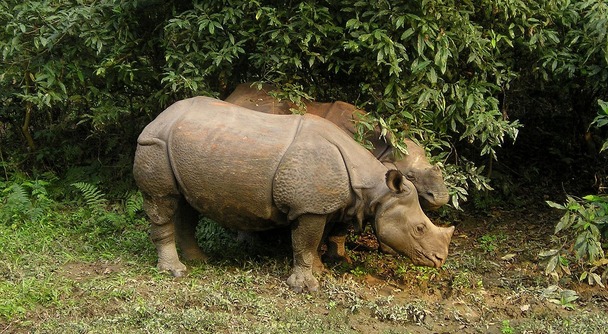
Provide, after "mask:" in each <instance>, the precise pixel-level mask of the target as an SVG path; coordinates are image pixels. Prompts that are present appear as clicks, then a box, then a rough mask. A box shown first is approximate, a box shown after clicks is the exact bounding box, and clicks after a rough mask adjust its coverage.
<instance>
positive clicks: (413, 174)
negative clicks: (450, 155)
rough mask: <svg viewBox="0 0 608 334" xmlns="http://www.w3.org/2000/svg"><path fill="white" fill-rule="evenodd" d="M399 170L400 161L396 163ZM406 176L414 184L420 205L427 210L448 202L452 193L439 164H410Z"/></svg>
mask: <svg viewBox="0 0 608 334" xmlns="http://www.w3.org/2000/svg"><path fill="white" fill-rule="evenodd" d="M395 165H396V166H397V168H398V169H399V170H402V169H400V168H399V165H398V162H396V163H395ZM405 177H406V178H407V179H408V180H409V181H410V182H412V183H413V184H414V186H415V187H416V191H417V192H418V197H419V200H420V205H421V206H422V208H423V209H426V210H436V209H438V208H439V207H441V206H443V205H445V204H447V203H448V201H449V199H450V195H449V194H448V188H447V187H446V186H445V182H444V180H443V175H442V173H441V169H440V168H439V167H438V166H436V165H435V166H431V165H427V166H419V167H417V166H409V167H408V168H407V172H405Z"/></svg>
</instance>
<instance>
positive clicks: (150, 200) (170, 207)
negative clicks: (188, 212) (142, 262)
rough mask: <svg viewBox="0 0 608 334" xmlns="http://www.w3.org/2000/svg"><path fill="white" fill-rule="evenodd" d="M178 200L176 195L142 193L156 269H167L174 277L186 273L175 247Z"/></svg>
mask: <svg viewBox="0 0 608 334" xmlns="http://www.w3.org/2000/svg"><path fill="white" fill-rule="evenodd" d="M179 201H180V199H179V197H178V196H173V195H169V196H164V197H150V196H146V195H145V194H144V210H145V211H146V213H147V214H148V217H149V218H150V221H151V222H152V224H151V227H150V238H151V239H152V242H153V243H154V245H155V246H156V251H157V253H158V270H160V271H169V272H171V274H173V276H175V277H182V276H184V275H186V266H185V265H184V264H183V263H181V262H180V261H179V256H178V255H177V248H176V247H175V224H174V219H175V216H176V213H177V208H178V205H179Z"/></svg>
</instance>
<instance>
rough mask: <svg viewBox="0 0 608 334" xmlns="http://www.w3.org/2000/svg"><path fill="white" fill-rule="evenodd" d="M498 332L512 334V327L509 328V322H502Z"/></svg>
mask: <svg viewBox="0 0 608 334" xmlns="http://www.w3.org/2000/svg"><path fill="white" fill-rule="evenodd" d="M500 332H501V333H502V334H513V333H514V332H513V327H511V323H510V322H509V320H503V321H502V326H501V327H500Z"/></svg>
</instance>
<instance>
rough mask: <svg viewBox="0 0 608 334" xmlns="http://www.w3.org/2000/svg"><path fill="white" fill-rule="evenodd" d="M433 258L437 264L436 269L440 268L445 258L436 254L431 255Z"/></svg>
mask: <svg viewBox="0 0 608 334" xmlns="http://www.w3.org/2000/svg"><path fill="white" fill-rule="evenodd" d="M433 256H434V257H435V260H437V262H438V266H437V267H438V268H439V267H441V266H442V265H443V263H444V262H445V258H444V257H442V256H441V255H438V254H433Z"/></svg>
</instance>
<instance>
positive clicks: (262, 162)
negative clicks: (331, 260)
mask: <svg viewBox="0 0 608 334" xmlns="http://www.w3.org/2000/svg"><path fill="white" fill-rule="evenodd" d="M133 174H134V178H135V181H136V183H137V185H138V187H139V189H140V190H141V192H142V193H143V196H144V210H145V212H146V214H147V215H148V217H149V219H150V220H151V233H150V236H151V239H152V241H153V243H154V245H155V246H156V249H157V253H158V268H159V270H161V271H169V272H171V273H172V274H173V275H174V276H182V275H184V274H185V273H186V266H185V265H184V264H183V263H182V262H181V261H180V259H179V256H178V253H177V249H176V241H177V243H178V244H179V247H180V249H181V253H182V254H181V255H182V256H183V257H184V258H186V259H188V260H195V259H204V258H206V256H205V255H204V253H203V252H202V250H201V249H200V248H199V246H198V245H197V243H196V240H195V237H194V231H195V228H196V223H197V214H196V212H197V211H198V212H200V213H202V214H203V215H204V216H206V217H209V218H211V219H213V220H215V221H217V222H218V223H219V224H221V225H223V226H225V227H227V228H231V229H236V230H244V231H263V230H268V229H274V228H277V227H281V226H288V227H289V228H290V229H291V241H292V248H293V267H292V270H291V274H290V276H289V278H288V279H287V284H288V285H289V286H290V287H291V288H293V289H294V290H296V291H305V290H308V291H315V290H317V289H318V287H319V284H318V281H317V279H316V278H315V277H314V275H313V272H312V270H313V265H314V263H315V262H320V261H319V260H318V257H319V255H318V252H317V249H318V247H319V243H320V241H321V239H322V237H323V233H324V230H326V225H327V224H329V223H331V222H332V221H336V219H333V217H336V216H340V217H341V219H339V221H345V220H349V219H352V220H353V221H355V222H356V223H357V224H360V225H362V224H364V223H365V222H369V223H370V224H371V225H372V227H373V230H374V231H375V234H376V236H377V238H378V240H379V242H380V245H381V247H383V249H387V250H390V251H391V252H394V253H398V254H402V255H406V256H408V257H410V259H411V260H412V261H413V262H414V263H416V264H419V265H425V266H432V267H440V266H441V265H443V263H444V261H445V260H446V257H447V255H448V246H449V243H450V239H451V237H452V234H453V231H454V227H453V226H452V227H438V226H436V225H434V224H433V223H432V222H431V221H430V220H429V218H428V217H427V216H426V215H425V214H424V212H423V211H422V209H421V207H420V204H419V202H418V196H417V193H416V189H415V187H414V186H413V184H412V183H411V182H410V181H408V180H407V178H405V177H404V176H403V175H402V174H401V173H400V172H399V171H397V170H390V169H388V168H387V167H386V166H384V165H383V164H381V163H380V162H379V161H378V160H377V159H376V158H374V156H373V155H371V153H369V151H367V150H365V149H364V148H363V147H362V146H360V145H359V144H358V143H356V142H355V141H354V140H353V139H352V138H351V137H350V136H348V135H347V134H346V133H345V132H344V131H342V130H340V129H339V128H338V127H337V126H335V125H334V124H333V123H331V122H329V121H327V120H324V119H322V118H320V117H316V116H312V115H306V116H300V115H269V114H264V113H260V112H256V111H252V110H248V109H245V108H242V107H238V106H236V105H233V104H230V103H227V102H224V101H220V100H216V99H212V98H208V97H195V98H190V99H186V100H182V101H179V102H176V103H174V104H173V105H171V106H170V107H169V108H167V109H166V110H164V111H163V112H162V113H160V114H159V115H158V116H157V117H156V119H155V120H153V121H152V122H151V123H150V124H148V125H147V126H146V127H145V128H144V130H143V131H142V133H141V134H140V136H139V138H138V140H137V151H136V153H135V161H134V165H133Z"/></svg>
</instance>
